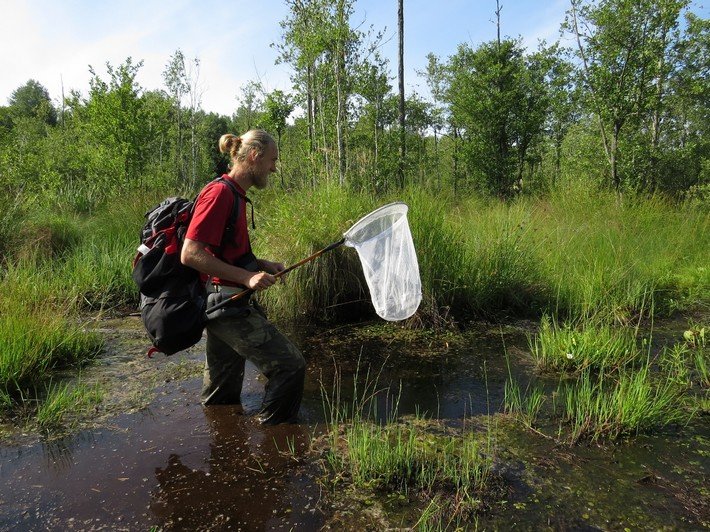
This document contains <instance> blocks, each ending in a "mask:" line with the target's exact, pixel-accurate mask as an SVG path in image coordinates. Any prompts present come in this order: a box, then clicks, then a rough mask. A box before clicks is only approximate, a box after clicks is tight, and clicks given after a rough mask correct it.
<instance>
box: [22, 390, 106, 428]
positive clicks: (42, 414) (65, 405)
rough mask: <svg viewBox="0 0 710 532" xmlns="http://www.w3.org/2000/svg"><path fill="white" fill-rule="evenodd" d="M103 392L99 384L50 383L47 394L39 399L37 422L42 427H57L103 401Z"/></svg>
mask: <svg viewBox="0 0 710 532" xmlns="http://www.w3.org/2000/svg"><path fill="white" fill-rule="evenodd" d="M102 398H103V392H102V391H101V389H100V388H99V387H98V386H87V385H85V384H81V383H80V384H76V385H70V384H68V383H63V384H54V383H51V382H50V383H49V385H48V386H47V390H46V395H45V396H44V397H43V398H42V399H40V400H39V404H38V406H37V412H36V422H37V425H38V426H39V427H40V428H43V429H55V428H58V427H60V426H63V425H65V424H66V423H67V420H68V419H69V418H70V417H71V416H72V415H76V414H79V413H81V412H86V411H87V410H88V409H90V408H91V407H93V406H95V405H97V404H98V403H100V402H101V400H102Z"/></svg>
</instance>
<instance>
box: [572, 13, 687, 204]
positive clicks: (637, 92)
mask: <svg viewBox="0 0 710 532" xmlns="http://www.w3.org/2000/svg"><path fill="white" fill-rule="evenodd" d="M687 3H688V2H687V1H686V0H642V1H639V0H601V1H600V2H598V3H592V2H590V1H586V0H572V1H571V8H570V10H569V12H568V15H567V19H566V21H565V24H564V26H563V27H564V29H566V30H567V31H568V32H570V33H571V34H572V35H573V36H574V38H575V40H576V43H577V55H578V57H579V59H580V62H581V68H580V77H581V79H582V83H583V86H584V89H585V93H584V95H585V98H586V104H587V106H588V108H589V109H591V111H592V112H593V113H594V115H595V116H596V118H597V121H598V123H599V131H600V135H601V139H602V143H603V145H604V150H605V153H606V156H607V160H608V164H609V171H610V183H611V185H612V186H613V188H614V189H616V190H617V191H618V190H620V189H621V187H622V182H623V181H624V179H623V178H624V176H622V173H621V172H620V163H621V156H622V143H623V142H624V141H625V140H629V139H631V141H632V142H633V144H634V145H635V146H641V143H643V142H648V141H644V140H643V139H644V138H646V139H649V140H650V142H649V144H650V146H651V147H653V146H655V147H656V148H657V146H658V140H659V139H660V135H661V131H660V127H661V121H660V116H661V114H662V109H663V107H664V100H665V90H666V86H667V80H668V76H669V74H670V72H671V69H670V68H669V63H668V58H669V51H670V47H669V36H670V33H671V32H672V31H673V29H674V28H675V26H676V25H677V21H678V18H679V16H680V12H681V11H682V9H683V8H684V7H685V6H686V5H687ZM649 117H650V120H649ZM627 130H629V134H628V135H627V136H626V139H625V138H624V132H625V131H627ZM645 131H650V135H647V134H645ZM634 137H636V139H637V140H633V138H634ZM641 147H642V146H641ZM627 150H628V151H629V152H633V151H634V146H629V147H628V148H627ZM633 166H634V172H633V173H634V174H638V173H639V172H638V169H637V168H636V166H637V165H633ZM626 177H627V180H631V179H635V177H634V176H632V175H631V174H629V175H627V176H626ZM642 184H643V183H642Z"/></svg>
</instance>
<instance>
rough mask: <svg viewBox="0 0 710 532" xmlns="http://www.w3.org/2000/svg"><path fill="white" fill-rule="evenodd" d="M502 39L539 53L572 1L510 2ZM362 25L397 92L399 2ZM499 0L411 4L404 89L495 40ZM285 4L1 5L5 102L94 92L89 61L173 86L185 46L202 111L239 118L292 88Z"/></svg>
mask: <svg viewBox="0 0 710 532" xmlns="http://www.w3.org/2000/svg"><path fill="white" fill-rule="evenodd" d="M501 4H502V6H503V9H502V14H501V21H502V34H503V35H505V36H510V37H515V38H517V37H521V38H522V39H523V43H524V44H525V45H526V46H528V47H529V49H534V48H535V47H536V46H537V42H538V40H539V39H545V40H547V41H548V43H551V42H554V41H556V40H557V39H558V38H559V28H560V24H561V22H562V20H563V19H564V13H565V10H566V9H567V7H568V5H569V3H568V0H548V1H541V0H501ZM355 6H356V11H355V14H354V15H353V17H352V19H351V24H352V25H353V26H360V27H361V29H366V28H368V27H369V26H371V25H372V26H373V27H374V29H375V30H384V32H385V39H384V42H383V43H382V45H381V53H382V55H383V56H384V57H386V58H388V59H389V61H390V72H391V74H392V76H393V78H394V79H393V81H392V85H393V87H395V89H396V86H397V81H396V74H397V47H398V38H397V0H358V1H356V4H355ZM494 11H495V0H438V1H437V0H434V1H432V0H404V30H405V41H404V50H405V51H404V54H405V58H404V61H405V85H406V87H407V88H406V90H407V93H411V92H413V91H416V92H417V93H418V94H420V95H422V96H424V97H426V95H427V94H428V90H427V88H426V83H425V81H424V79H422V78H421V77H420V76H418V75H417V71H421V70H423V69H424V68H425V66H426V55H427V54H428V53H434V54H435V55H437V56H439V57H440V58H442V59H444V60H445V59H446V58H448V57H449V56H451V55H453V54H454V53H455V52H456V48H457V46H458V45H459V44H461V43H464V42H465V43H468V44H470V45H472V46H474V47H475V46H477V45H478V44H480V43H482V42H486V41H490V40H492V39H494V38H495V36H496V26H495V23H494V19H495V14H494ZM287 15H288V10H287V7H286V5H285V3H284V2H283V1H282V0H260V1H255V0H250V1H246V0H224V1H222V2H216V1H213V0H199V1H198V0H171V1H169V2H165V1H161V2H158V1H155V0H116V1H113V2H107V1H105V0H0V105H6V104H7V99H8V98H9V97H10V96H11V94H12V92H13V91H14V90H15V89H16V88H18V87H20V86H22V85H24V84H25V83H26V82H27V81H28V80H29V79H35V80H37V81H38V82H40V83H41V84H42V85H43V86H44V87H46V88H47V90H48V91H49V94H50V97H51V98H52V100H53V101H55V102H56V103H58V102H59V100H60V98H61V94H62V87H63V88H64V93H65V95H67V94H68V93H69V90H71V89H74V90H78V91H79V92H81V93H82V94H86V92H87V90H88V87H89V78H90V74H89V65H91V66H93V68H94V70H95V71H96V72H97V74H99V75H100V76H101V77H102V78H104V79H107V78H108V75H107V73H106V63H107V62H109V63H111V64H112V65H114V66H117V65H120V64H121V63H123V62H124V61H125V60H126V58H127V57H129V56H130V57H132V58H133V60H134V62H137V61H139V60H142V61H143V66H142V67H141V69H140V71H139V74H138V78H137V81H138V83H139V84H140V85H141V87H143V88H144V89H147V90H153V89H161V88H164V83H163V76H162V73H163V71H164V70H165V66H166V64H167V63H168V61H169V59H170V57H171V56H172V55H173V54H174V52H175V51H176V50H177V49H180V50H181V51H182V53H183V54H184V56H185V57H186V59H195V58H196V59H199V62H200V68H199V79H198V82H199V88H200V92H201V94H202V108H203V109H204V110H205V111H208V112H216V113H220V114H224V115H231V114H232V113H233V112H234V111H235V109H236V107H237V106H238V104H239V102H238V96H239V95H240V94H241V88H242V87H243V86H244V85H245V84H246V83H247V82H249V81H256V80H258V81H260V82H261V83H262V84H263V86H264V87H265V88H266V90H267V91H271V90H274V89H280V90H283V91H285V92H291V81H290V76H291V71H290V68H289V66H288V65H286V64H280V65H277V64H275V62H276V59H277V57H278V52H277V51H276V50H275V48H274V47H273V46H272V43H279V42H281V27H280V25H279V22H281V21H282V20H284V19H285V18H286V17H287Z"/></svg>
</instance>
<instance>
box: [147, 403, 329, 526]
mask: <svg viewBox="0 0 710 532" xmlns="http://www.w3.org/2000/svg"><path fill="white" fill-rule="evenodd" d="M204 414H205V419H206V420H207V423H208V430H209V433H210V436H211V442H210V443H209V455H208V456H207V457H206V458H205V459H204V462H203V463H202V464H200V465H199V466H198V467H191V466H189V465H186V464H185V463H184V462H185V460H184V459H183V457H181V456H180V455H177V454H171V455H170V456H169V458H168V461H167V464H166V465H165V466H163V467H158V468H156V469H155V478H156V480H157V485H156V488H155V489H154V490H153V492H152V493H151V502H150V512H151V513H152V514H153V516H154V517H155V518H157V521H158V522H159V523H160V525H161V526H162V527H164V528H166V529H171V528H205V527H208V528H209V527H217V528H219V527H222V526H224V527H227V526H231V527H233V528H236V529H242V530H263V529H265V528H273V527H274V525H277V526H278V525H283V526H284V527H285V528H286V529H289V528H292V527H297V528H301V527H303V528H304V529H314V528H318V520H319V516H318V515H317V514H316V513H315V512H312V510H313V509H314V506H315V503H316V500H317V497H316V496H317V492H315V489H314V488H313V487H311V488H310V489H304V488H306V486H305V483H304V482H303V481H302V480H301V476H302V473H303V471H302V470H300V469H299V466H298V465H297V463H296V460H295V458H294V456H293V454H295V455H296V456H298V455H299V454H301V453H303V451H304V449H306V448H307V445H308V441H309V433H308V430H307V428H306V427H304V426H302V425H284V426H279V427H262V426H261V425H259V424H258V423H257V422H256V421H255V420H254V419H252V418H250V417H248V416H244V415H243V414H242V411H241V408H240V407H235V406H230V405H219V406H217V405H216V406H212V407H208V408H204ZM291 452H293V454H291ZM188 459H189V458H188Z"/></svg>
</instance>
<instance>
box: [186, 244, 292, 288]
mask: <svg viewBox="0 0 710 532" xmlns="http://www.w3.org/2000/svg"><path fill="white" fill-rule="evenodd" d="M180 262H182V263H183V264H184V265H185V266H189V267H190V268H194V269H195V270H197V271H199V272H202V273H205V274H207V275H210V276H212V277H219V278H220V279H227V280H229V281H233V282H235V283H239V284H241V285H244V286H246V287H247V288H252V289H254V290H264V289H266V288H268V287H270V286H271V285H272V284H274V283H275V282H276V278H275V277H274V276H273V275H271V273H267V272H266V271H263V272H250V271H249V270H245V269H244V268H239V267H238V266H232V265H231V264H227V263H226V262H224V261H223V260H220V259H218V258H217V257H215V256H214V255H212V254H210V253H208V252H207V250H206V249H205V244H203V243H202V242H198V241H197V240H190V239H189V238H186V239H185V242H184V243H183V245H182V252H181V254H180ZM258 263H259V267H260V268H263V269H265V270H266V269H268V270H271V271H273V269H274V268H275V266H276V265H277V264H278V263H272V262H269V261H262V260H260V261H258ZM265 266H268V268H265ZM281 266H282V268H281V269H283V265H281ZM277 271H280V270H277ZM277 271H273V273H277Z"/></svg>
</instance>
